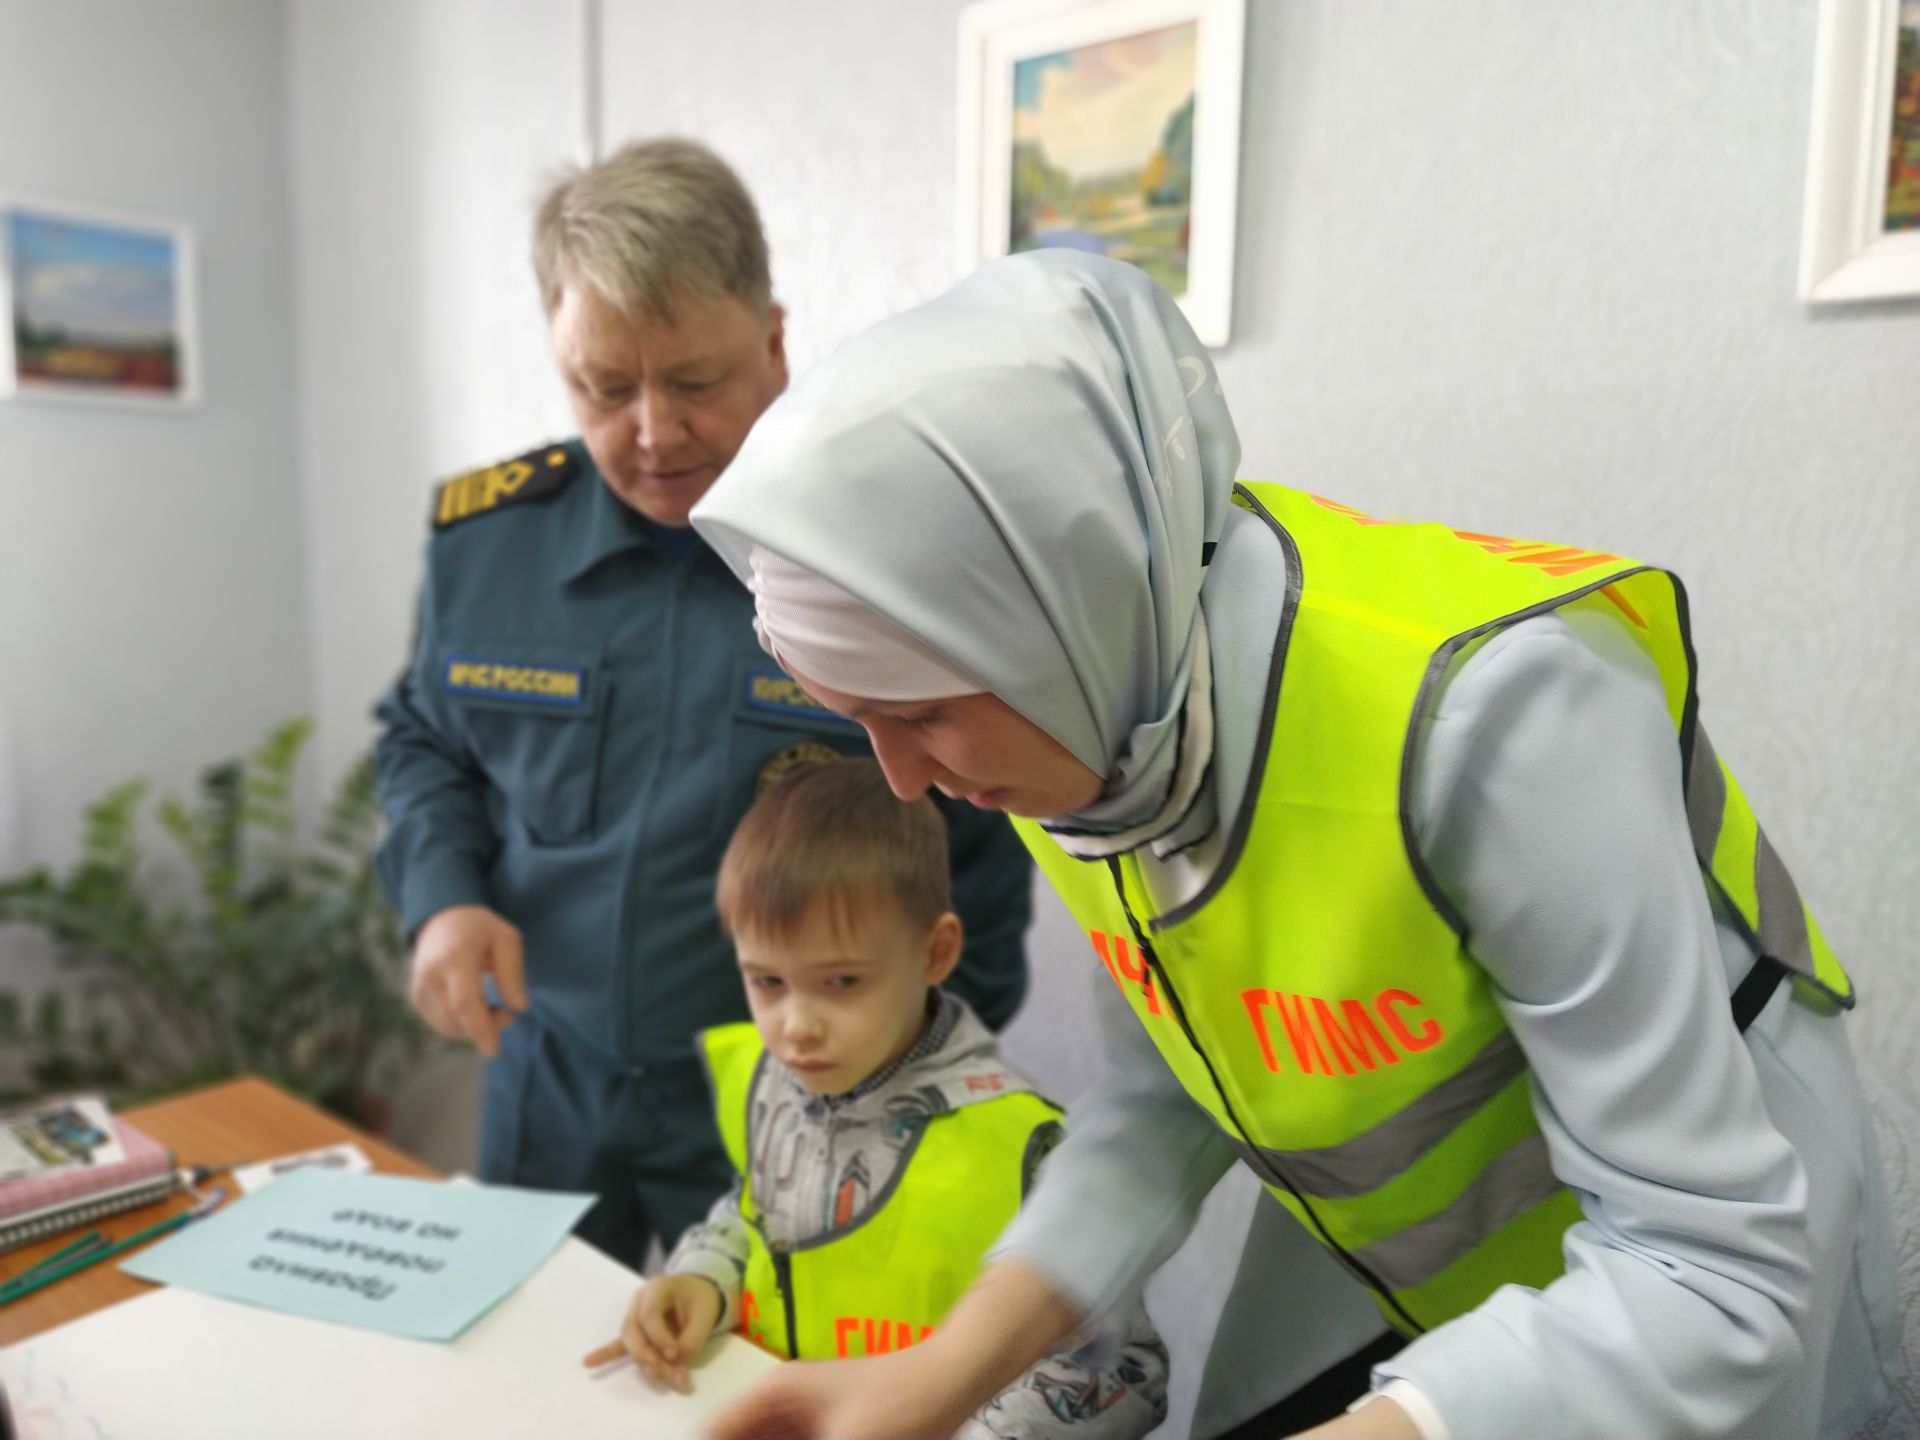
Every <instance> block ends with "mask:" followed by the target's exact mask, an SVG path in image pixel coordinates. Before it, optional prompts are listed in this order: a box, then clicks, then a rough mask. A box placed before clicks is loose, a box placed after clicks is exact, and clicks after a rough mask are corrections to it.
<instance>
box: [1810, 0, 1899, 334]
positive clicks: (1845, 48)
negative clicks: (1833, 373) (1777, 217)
mask: <svg viewBox="0 0 1920 1440" xmlns="http://www.w3.org/2000/svg"><path fill="white" fill-rule="evenodd" d="M1900 295H1920V0H1822V3H1821V7H1820V33H1819V39H1818V44H1817V48H1816V49H1815V52H1814V82H1813V126H1812V139H1811V142H1810V144H1809V150H1808V157H1807V197H1806V215H1805V220H1804V222H1803V226H1802V230H1801V241H1800V298H1801V299H1802V300H1814V301H1826V300H1873V299H1884V298H1887V297H1891V296H1900Z"/></svg>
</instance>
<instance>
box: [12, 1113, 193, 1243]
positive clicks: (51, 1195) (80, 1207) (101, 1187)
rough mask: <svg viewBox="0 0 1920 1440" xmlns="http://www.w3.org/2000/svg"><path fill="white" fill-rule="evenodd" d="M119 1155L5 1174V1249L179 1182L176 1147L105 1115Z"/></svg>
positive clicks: (149, 1198)
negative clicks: (34, 1171) (32, 1172)
mask: <svg viewBox="0 0 1920 1440" xmlns="http://www.w3.org/2000/svg"><path fill="white" fill-rule="evenodd" d="M105 1123H106V1124H107V1125H108V1126H110V1127H111V1129H112V1131H113V1136H114V1139H115V1140H117V1141H118V1142H119V1143H118V1146H117V1150H118V1152H119V1154H118V1158H116V1159H112V1160H106V1161H99V1162H95V1163H79V1164H70V1165H64V1166H60V1167H58V1168H49V1169H46V1170H44V1171H43V1172H41V1173H38V1174H29V1175H20V1176H15V1177H14V1178H12V1179H7V1180H0V1251H5V1250H11V1249H14V1248H16V1247H17V1246H21V1245H26V1244H29V1243H31V1242H32V1241H35V1240H38V1239H40V1238H41V1237H43V1236H46V1235H52V1234H55V1233H56V1232H58V1231H61V1230H65V1229H68V1228H69V1227H71V1226H75V1225H84V1224H86V1223H88V1222H89V1221H92V1220H97V1219H99V1218H100V1217H101V1216H103V1215H112V1214H114V1213H115V1212H117V1211H120V1210H130V1209H132V1208H133V1207H134V1206H136V1205H146V1204H150V1203H151V1202H153V1201H155V1200H162V1199H165V1198H166V1196H167V1195H168V1194H170V1193H171V1192H172V1191H173V1189H174V1187H175V1185H176V1184H177V1183H178V1176H177V1173H176V1171H175V1169H174V1164H173V1152H172V1151H170V1150H168V1149H167V1147H166V1146H164V1145H162V1144H161V1143H160V1142H159V1141H157V1140H155V1139H153V1138H152V1137H151V1136H149V1135H146V1134H143V1133H142V1132H141V1131H139V1130H138V1129H136V1128H134V1127H133V1126H132V1125H129V1124H127V1122H126V1121H124V1120H122V1119H120V1118H119V1117H118V1116H107V1117H105Z"/></svg>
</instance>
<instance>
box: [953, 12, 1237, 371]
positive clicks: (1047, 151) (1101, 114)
mask: <svg viewBox="0 0 1920 1440" xmlns="http://www.w3.org/2000/svg"><path fill="white" fill-rule="evenodd" d="M1245 31H1246V7H1245V4H1244V0H982V3H979V4H975V5H970V6H968V7H967V8H966V9H965V10H963V11H962V12H961V16H960V125H959V137H960V138H959V157H958V158H959V235H958V242H959V247H958V248H959V261H960V266H961V269H962V270H963V271H966V270H971V269H972V268H973V267H975V266H976V265H978V264H980V263H981V262H982V261H985V260H989V259H992V258H994V257H995V256H998V255H1005V254H1009V253H1014V252H1018V251H1021V250H1031V249H1037V248H1040V247H1042V246H1070V247H1073V248H1075V249H1080V250H1087V251H1092V252H1095V253H1098V254H1103V255H1111V256H1113V257H1114V258H1116V259H1120V260H1126V261H1129V262H1131V263H1132V264H1135V265H1138V266H1140V267H1141V268H1142V269H1143V270H1145V271H1146V272H1147V273H1148V274H1150V275H1152V276H1153V278H1154V279H1156V280H1158V281H1159V282H1160V283H1161V284H1162V285H1164V286H1165V287H1166V288H1167V290H1168V291H1169V292H1171V293H1172V295H1173V296H1174V297H1175V299H1177V300H1178V301H1179V302H1180V307H1181V309H1182V310H1183V311H1184V312H1185V313H1186V316H1187V319H1188V321H1189V322H1190V323H1191V324H1192V325H1193V328H1194V330H1195V332H1196V333H1197V334H1198V335H1199V337H1200V339H1201V341H1202V342H1203V343H1205V344H1208V345H1224V344H1225V343H1226V342H1227V339H1228V337H1229V335H1230V333H1231V326H1232V315H1233V238H1234V236H1233V227H1234V212H1235V206H1236V200H1237V195H1238V177H1239V152H1240V81H1241V64H1242V59H1241V51H1242V46H1243V43H1244V36H1245Z"/></svg>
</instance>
